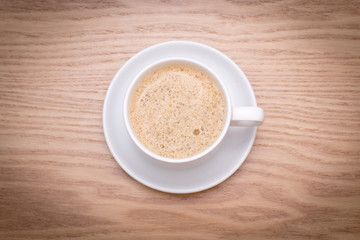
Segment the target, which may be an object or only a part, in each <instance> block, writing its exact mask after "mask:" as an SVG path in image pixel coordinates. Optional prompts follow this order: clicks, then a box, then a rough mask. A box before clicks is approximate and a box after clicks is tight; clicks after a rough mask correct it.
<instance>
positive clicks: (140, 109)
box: [129, 65, 226, 158]
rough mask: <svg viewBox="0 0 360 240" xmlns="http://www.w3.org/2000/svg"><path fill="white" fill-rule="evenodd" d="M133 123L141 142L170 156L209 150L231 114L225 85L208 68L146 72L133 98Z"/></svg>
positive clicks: (134, 130)
mask: <svg viewBox="0 0 360 240" xmlns="http://www.w3.org/2000/svg"><path fill="white" fill-rule="evenodd" d="M129 118H130V123H131V126H132V129H133V132H134V133H135V135H136V137H137V138H138V140H139V141H140V142H141V143H142V144H143V145H144V146H145V147H146V148H148V149H149V150H150V151H152V152H153V153H155V154H158V155H160V156H163V157H167V158H186V157H191V156H193V155H196V154H198V153H200V152H202V151H204V150H205V149H207V148H209V147H210V146H211V145H212V144H213V143H214V142H215V140H216V139H217V138H218V136H219V135H220V133H221V131H222V129H223V127H224V124H225V118H226V104H225V99H224V96H223V94H222V91H221V89H220V88H219V86H218V85H217V83H216V82H214V80H212V78H211V77H210V76H209V75H208V74H206V73H205V72H203V71H202V70H200V69H198V68H195V67H192V66H188V65H170V66H165V67H161V68H159V69H157V70H155V71H153V72H151V73H150V74H148V75H146V76H145V77H144V78H143V79H142V80H141V81H140V82H139V83H138V85H137V87H136V88H135V90H134V92H133V93H132V95H131V97H130V105H129Z"/></svg>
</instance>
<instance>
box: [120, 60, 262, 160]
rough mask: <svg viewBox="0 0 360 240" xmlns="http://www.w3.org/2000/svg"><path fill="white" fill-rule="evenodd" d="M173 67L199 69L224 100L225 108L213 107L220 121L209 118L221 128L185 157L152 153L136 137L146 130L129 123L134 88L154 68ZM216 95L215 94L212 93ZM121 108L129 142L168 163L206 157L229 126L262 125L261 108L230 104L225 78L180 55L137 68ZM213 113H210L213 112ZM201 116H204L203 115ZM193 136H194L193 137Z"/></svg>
mask: <svg viewBox="0 0 360 240" xmlns="http://www.w3.org/2000/svg"><path fill="white" fill-rule="evenodd" d="M172 66H180V67H177V68H181V71H183V70H184V69H185V71H186V70H187V68H189V69H190V70H189V71H193V72H195V71H199V72H201V74H202V75H201V74H200V75H201V76H205V78H209V79H211V81H213V83H214V84H210V85H211V86H212V85H214V86H213V87H214V89H215V90H214V91H217V90H219V92H220V93H221V99H223V103H224V108H219V107H217V108H216V109H218V108H219V109H221V111H223V116H224V117H223V118H222V121H218V119H216V118H214V119H213V120H212V121H213V122H215V121H216V122H220V123H221V125H222V126H221V130H220V128H218V129H219V130H218V131H219V132H218V133H217V135H216V137H215V138H213V141H212V142H210V143H209V145H206V147H205V148H204V149H202V150H201V151H200V152H196V153H194V154H192V155H190V156H185V157H172V156H166V155H161V154H160V153H158V152H155V151H154V150H151V149H150V148H149V147H148V146H146V145H145V144H144V141H141V140H140V139H139V138H141V139H143V136H145V135H146V134H148V133H147V132H141V133H139V132H136V131H135V130H134V125H135V124H134V122H132V118H131V114H132V112H133V111H132V109H131V106H132V105H134V104H132V98H133V96H134V94H135V92H138V90H137V89H139V88H140V87H139V86H141V84H142V82H143V81H144V79H146V77H147V76H149V75H150V74H152V73H154V72H155V71H157V70H159V69H160V70H162V69H165V68H167V69H169V68H171V67H172ZM177 68H176V69H177ZM168 71H172V70H168ZM170 73H171V72H170ZM164 74H166V73H164ZM172 75H174V74H172ZM172 75H171V76H172ZM195 75H196V77H198V74H196V72H195V74H192V76H195ZM181 76H182V75H181ZM201 76H200V78H201ZM194 79H195V78H194ZM159 81H160V80H159ZM179 82H180V80H179ZM198 85H199V84H198ZM200 85H201V84H200ZM175 88H176V87H175ZM170 92H171V90H170ZM215 95H216V94H214V96H215ZM157 96H160V95H156V94H155V95H154V96H153V98H156V97H157ZM167 96H168V95H167ZM150 101H151V100H150ZM188 101H191V99H190V100H189V99H188ZM178 102H179V101H178ZM180 103H181V101H180ZM214 105H218V104H214ZM123 109H124V114H123V115H124V121H125V126H126V129H127V132H128V133H129V135H130V137H131V139H132V141H133V142H134V143H135V144H136V145H137V146H138V148H139V149H140V150H141V151H143V152H144V153H145V154H147V155H149V156H150V157H152V158H153V159H156V160H159V161H162V162H167V163H185V162H191V161H195V160H197V159H201V158H203V157H205V156H207V155H208V154H210V152H212V151H213V150H214V149H215V148H216V147H217V146H218V145H219V144H220V143H221V141H222V140H223V139H224V137H225V135H226V133H227V132H228V130H229V128H230V127H257V126H259V125H261V123H262V122H263V120H264V111H263V109H262V108H260V107H255V106H233V105H232V104H231V98H230V95H229V93H228V91H227V90H226V87H225V84H224V81H223V80H222V79H221V78H220V77H219V76H217V75H216V74H215V72H214V71H212V70H211V69H210V68H208V67H207V66H205V65H204V64H202V63H200V62H197V61H195V60H193V59H187V58H179V57H177V58H167V59H162V60H160V61H157V62H154V63H152V64H150V65H148V66H147V67H145V68H144V69H143V70H142V71H140V72H139V73H138V74H137V75H136V76H135V78H134V79H133V81H132V83H131V84H130V86H129V87H128V89H127V92H126V95H125V100H124V108H123ZM138 110H139V111H140V112H144V110H146V106H145V108H143V109H138ZM162 110H164V109H162ZM169 110H171V109H169ZM206 110H207V109H199V112H205V111H206ZM184 111H185V110H184ZM219 111H220V110H219ZM148 112H149V111H148ZM150 112H151V111H150ZM219 113H220V112H219ZM155 114H156V113H155ZM186 114H187V112H182V115H181V116H183V119H181V120H180V122H181V121H186V119H187V118H188V117H187V116H186ZM192 114H194V113H192ZM212 114H213V112H212ZM216 114H217V112H215V115H216ZM158 115H161V114H158ZM213 115H214V114H213ZM184 116H185V117H184ZM202 116H203V117H204V114H203V115H202ZM216 116H217V115H216ZM219 116H220V115H219ZM221 116H222V115H221ZM189 117H193V116H192V115H191V116H189ZM198 118H199V117H195V119H198ZM206 118H207V117H206ZM209 119H211V118H210V117H209ZM215 119H216V120H215ZM147 121H149V120H148V119H142V121H141V123H137V124H138V125H140V127H141V124H142V125H144V123H145V124H147ZM177 122H179V121H177ZM155 124H156V122H155ZM159 124H160V122H159ZM180 125H181V124H180ZM210 125H211V122H210ZM201 128H202V127H201ZM205 128H206V126H205ZM154 129H155V128H154ZM187 129H188V127H187ZM177 130H178V131H180V132H182V130H183V129H177ZM184 130H185V128H184ZM200 131H201V130H200V129H197V128H195V130H194V131H193V134H194V135H199V134H200ZM141 135H143V136H141ZM210 135H211V134H210ZM212 135H214V134H212ZM206 136H207V135H206V134H205V133H204V135H203V136H202V137H203V138H204V137H205V138H206ZM161 137H163V138H164V139H166V138H165V137H166V136H161ZM178 137H179V138H178V139H179V140H180V138H182V137H183V134H181V135H180V134H179V136H178ZM194 138H195V139H196V137H194ZM189 139H191V138H189ZM175 141H176V139H175ZM150 142H155V144H156V142H157V141H155V139H153V140H151V139H150ZM191 144H192V143H191V142H188V143H187V146H188V147H190V148H191ZM201 144H202V143H201ZM161 145H162V147H163V146H164V145H166V144H161ZM189 145H190V146H189ZM194 145H196V144H194ZM179 151H185V150H181V149H180V150H179Z"/></svg>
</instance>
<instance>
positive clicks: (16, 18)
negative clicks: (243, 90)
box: [0, 0, 360, 240]
mask: <svg viewBox="0 0 360 240" xmlns="http://www.w3.org/2000/svg"><path fill="white" fill-rule="evenodd" d="M359 16H360V2H359V1H326V0H324V1H291V0H289V1H288V0H284V1H281V0H280V1H104V2H100V1H69V2H67V1H35V2H33V1H1V2H0V57H1V61H0V239H72V238H73V239H89V240H92V239H354V240H355V239H360V41H359V40H360V17H359ZM168 40H191V41H198V42H202V43H205V44H208V45H210V46H213V47H215V48H217V49H219V50H221V51H222V52H224V53H225V54H226V55H228V56H229V57H230V58H232V59H233V60H234V61H235V62H236V63H237V64H238V65H239V66H240V67H241V68H242V70H243V71H244V72H245V74H246V75H247V76H248V78H249V80H250V82H251V84H252V86H253V88H254V92H255V95H256V97H257V101H258V105H259V106H261V107H263V108H264V110H265V113H266V119H265V122H264V124H263V125H262V126H261V127H260V128H259V130H258V134H257V138H256V140H255V144H254V147H253V149H252V151H251V153H250V155H249V156H248V158H247V160H246V161H245V163H244V164H243V165H242V167H241V168H240V169H239V170H238V171H237V172H236V173H235V174H234V175H233V176H232V177H231V178H229V179H228V180H226V181H225V182H223V183H222V184H220V185H218V186H216V187H214V188H212V189H210V190H207V191H204V192H200V193H196V194H189V195H172V194H166V193H161V192H158V191H155V190H152V189H150V188H147V187H145V186H143V185H141V184H140V183H138V182H136V181H135V180H133V179H132V178H131V177H129V176H128V175H127V174H126V173H125V172H124V171H123V170H122V169H121V168H120V167H119V166H118V164H117V163H116V161H115V160H114V159H113V157H112V155H111V153H110V151H109V150H108V147H107V145H106V143H105V139H104V135H103V129H102V107H103V100H104V97H105V94H106V90H107V87H108V85H109V84H110V82H111V80H112V78H113V76H114V74H115V73H116V71H117V70H118V69H119V68H120V67H121V66H122V65H123V64H124V63H125V61H126V60H128V59H129V58H130V57H131V56H132V55H134V54H135V53H136V52H138V51H140V50H142V49H143V48H145V47H148V46H150V45H152V44H155V43H159V42H164V41H168Z"/></svg>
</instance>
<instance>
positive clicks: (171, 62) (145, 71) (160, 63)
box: [123, 58, 231, 163]
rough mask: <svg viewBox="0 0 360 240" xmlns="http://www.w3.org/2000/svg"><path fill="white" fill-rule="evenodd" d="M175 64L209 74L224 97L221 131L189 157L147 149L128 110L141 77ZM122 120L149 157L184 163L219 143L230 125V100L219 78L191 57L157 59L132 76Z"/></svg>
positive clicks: (136, 142) (202, 154)
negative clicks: (216, 136) (132, 124)
mask: <svg viewBox="0 0 360 240" xmlns="http://www.w3.org/2000/svg"><path fill="white" fill-rule="evenodd" d="M175 64H181V65H187V66H192V67H195V68H197V69H199V70H201V71H203V72H205V73H206V74H207V75H209V76H210V77H211V79H212V80H213V81H214V82H215V83H216V84H217V86H218V87H219V88H220V90H221V92H222V94H223V97H224V99H225V105H226V117H225V122H224V126H223V129H222V131H221V133H220V134H219V136H218V138H217V139H216V140H215V142H214V143H213V144H212V145H211V146H210V147H208V148H207V149H205V150H204V151H202V152H200V153H198V154H196V155H193V156H190V157H186V158H167V157H163V156H160V155H158V154H156V153H154V152H152V151H151V150H149V149H148V148H147V147H145V146H144V145H143V144H142V143H141V142H140V141H139V140H138V138H137V137H136V135H135V133H134V131H133V128H132V126H131V123H130V117H129V116H130V112H129V106H130V99H131V96H132V94H133V92H134V90H135V89H136V88H137V87H138V85H139V84H140V82H141V81H142V80H143V78H144V77H145V76H147V75H148V74H150V73H152V72H153V71H155V70H157V69H159V68H162V67H166V66H170V65H175ZM123 109H124V121H125V126H126V129H127V131H128V133H129V135H130V137H131V139H132V140H133V141H134V143H135V144H136V145H137V146H138V147H139V148H140V149H141V150H142V151H143V152H144V153H146V154H147V155H149V156H150V157H152V158H154V159H157V160H160V161H162V162H167V163H185V162H191V161H194V160H197V159H200V158H202V157H204V156H205V155H207V154H208V153H210V152H211V151H212V150H214V149H215V148H216V146H218V145H219V143H220V142H221V141H222V139H223V138H224V137H225V135H226V132H227V130H228V128H229V125H230V120H231V101H230V95H229V94H228V92H227V90H226V88H225V86H224V84H223V83H222V81H221V79H220V78H219V77H218V76H217V75H216V74H215V73H214V72H213V71H212V70H211V69H209V68H207V67H206V66H204V65H203V64H201V63H199V62H197V61H195V60H192V59H186V58H170V59H163V60H160V61H157V62H155V63H153V64H151V65H149V66H147V67H146V68H144V69H143V70H142V71H141V72H139V73H138V74H137V75H136V77H135V78H134V80H133V81H132V83H131V84H130V86H129V88H128V90H127V92H126V95H125V101H124V108H123Z"/></svg>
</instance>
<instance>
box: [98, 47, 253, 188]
mask: <svg viewBox="0 0 360 240" xmlns="http://www.w3.org/2000/svg"><path fill="white" fill-rule="evenodd" d="M170 57H184V58H190V59H193V60H196V61H198V62H200V63H202V64H204V65H206V66H208V67H209V68H211V69H212V70H213V71H214V72H215V73H216V74H217V75H218V76H219V77H220V78H222V79H223V80H224V84H225V87H226V88H227V90H228V92H229V94H230V96H231V102H232V104H233V106H256V100H255V95H254V92H253V90H252V88H251V85H250V83H249V81H248V80H247V78H246V76H245V75H244V73H243V72H242V71H241V70H240V68H239V67H238V66H237V65H236V64H235V63H234V62H233V61H232V60H231V59H230V58H228V57H227V56H226V55H225V54H223V53H221V52H220V51H218V50H216V49H214V48H212V47H209V46H207V45H203V44H200V43H195V42H188V41H172V42H164V43H160V44H157V45H153V46H151V47H148V48H146V49H144V50H142V51H141V52H139V53H137V54H136V55H134V56H133V57H132V58H131V59H130V60H128V61H127V62H126V63H125V64H124V65H123V66H122V68H121V69H120V70H119V71H118V72H117V74H116V75H115V77H114V79H113V80H112V82H111V84H110V86H109V89H108V91H107V94H106V97H105V102H104V109H103V127H104V134H105V138H106V142H107V144H108V146H109V149H110V151H111V153H112V154H113V156H114V158H115V159H116V161H117V162H118V163H119V165H120V166H121V167H122V169H124V171H126V172H127V173H128V174H129V175H130V176H131V177H133V178H134V179H136V180H137V181H139V182H140V183H142V184H144V185H146V186H148V187H151V188H154V189H157V190H160V191H163V192H169V193H192V192H198V191H202V190H205V189H208V188H211V187H213V186H215V185H217V184H219V183H221V182H223V181H224V180H225V179H227V178H228V177H230V176H231V175H232V174H233V173H234V172H235V171H236V170H237V169H238V168H239V167H240V166H241V164H242V163H243V162H244V160H245V159H246V157H247V155H248V154H249V152H250V149H251V147H252V145H253V142H254V139H255V135H256V127H230V128H229V131H228V133H227V134H226V136H225V138H224V140H223V141H222V143H221V144H220V145H219V146H218V147H217V148H216V149H215V150H214V151H213V152H212V153H211V155H210V156H206V157H204V158H203V159H200V160H197V161H195V162H190V163H183V164H167V163H163V162H160V161H157V160H154V159H152V158H150V157H148V156H147V155H146V154H145V153H143V152H142V151H140V150H139V149H138V147H137V146H136V145H135V143H134V142H133V141H132V140H131V138H130V136H129V135H128V133H127V130H126V128H125V123H124V120H123V102H124V97H125V92H126V90H127V88H128V86H129V84H130V82H131V81H132V80H133V79H134V77H135V75H136V74H137V73H138V72H139V71H141V70H142V69H143V68H144V67H146V66H147V65H149V64H151V63H153V62H155V61H158V60H161V59H164V58H170Z"/></svg>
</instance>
